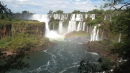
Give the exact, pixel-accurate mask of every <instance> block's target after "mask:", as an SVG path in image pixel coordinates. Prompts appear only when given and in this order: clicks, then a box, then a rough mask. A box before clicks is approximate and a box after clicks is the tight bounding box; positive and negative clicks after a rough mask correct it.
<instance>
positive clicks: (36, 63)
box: [10, 41, 99, 73]
mask: <svg viewBox="0 0 130 73" xmlns="http://www.w3.org/2000/svg"><path fill="white" fill-rule="evenodd" d="M29 56H30V59H28V60H27V61H26V62H27V63H29V65H30V67H29V68H26V69H24V70H22V71H18V70H16V71H13V72H10V73H78V67H79V64H80V61H81V60H83V59H90V58H91V59H90V60H91V61H93V62H94V61H96V60H97V59H98V57H99V55H97V54H96V53H92V52H87V50H86V47H85V46H83V45H82V44H79V43H76V42H70V41H69V42H68V41H62V42H55V44H54V46H52V47H51V48H48V49H47V50H43V51H40V52H32V53H30V54H29Z"/></svg>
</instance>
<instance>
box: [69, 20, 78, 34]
mask: <svg viewBox="0 0 130 73" xmlns="http://www.w3.org/2000/svg"><path fill="white" fill-rule="evenodd" d="M75 30H76V21H69V25H68V32H71V31H75Z"/></svg>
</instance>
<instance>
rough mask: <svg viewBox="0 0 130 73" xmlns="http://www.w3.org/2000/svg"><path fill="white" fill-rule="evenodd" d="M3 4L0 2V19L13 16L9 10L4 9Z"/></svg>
mask: <svg viewBox="0 0 130 73" xmlns="http://www.w3.org/2000/svg"><path fill="white" fill-rule="evenodd" d="M6 6H7V5H4V4H3V2H1V1H0V19H5V17H7V18H8V17H10V16H12V15H13V13H12V12H11V10H10V9H8V8H7V7H6Z"/></svg>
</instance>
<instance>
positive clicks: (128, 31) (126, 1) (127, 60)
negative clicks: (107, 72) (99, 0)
mask: <svg viewBox="0 0 130 73" xmlns="http://www.w3.org/2000/svg"><path fill="white" fill-rule="evenodd" d="M118 4H123V5H122V6H121V7H120V8H116V7H115V6H116V5H118ZM109 6H111V7H113V8H114V9H115V10H114V11H116V10H118V11H120V12H121V13H120V14H118V15H117V16H115V17H114V18H113V19H112V23H111V24H110V26H111V29H112V30H111V31H112V32H114V33H121V34H122V38H121V42H119V43H116V44H115V46H114V48H112V49H111V52H112V53H113V54H116V55H118V57H119V58H120V59H121V60H120V62H119V63H117V66H116V68H115V69H114V73H129V72H130V67H129V65H130V53H129V52H130V24H129V23H130V0H112V2H111V4H109Z"/></svg>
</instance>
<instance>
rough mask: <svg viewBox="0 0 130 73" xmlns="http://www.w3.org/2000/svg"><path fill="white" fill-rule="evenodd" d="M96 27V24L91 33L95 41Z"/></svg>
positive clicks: (92, 39)
mask: <svg viewBox="0 0 130 73" xmlns="http://www.w3.org/2000/svg"><path fill="white" fill-rule="evenodd" d="M96 28H97V26H94V29H93V30H92V33H91V41H95V36H96Z"/></svg>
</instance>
